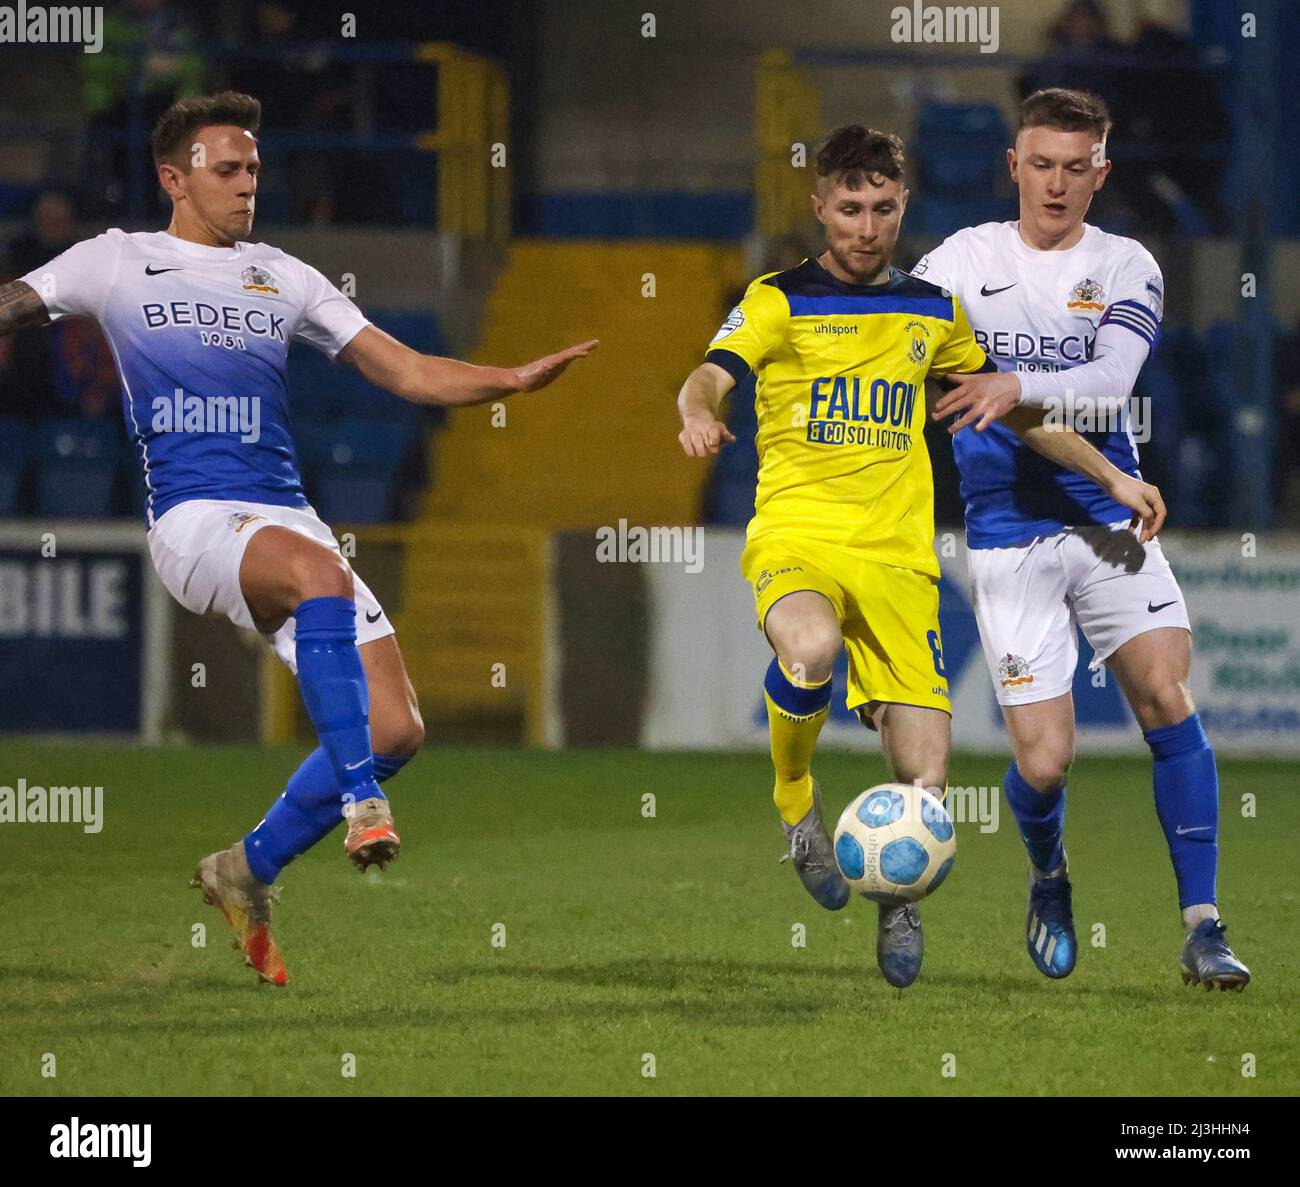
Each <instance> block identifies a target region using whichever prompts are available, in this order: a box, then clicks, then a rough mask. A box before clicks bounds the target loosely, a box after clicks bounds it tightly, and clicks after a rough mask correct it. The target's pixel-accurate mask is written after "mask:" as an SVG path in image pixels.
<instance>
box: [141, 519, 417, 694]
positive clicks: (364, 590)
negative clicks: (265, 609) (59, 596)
mask: <svg viewBox="0 0 1300 1187" xmlns="http://www.w3.org/2000/svg"><path fill="white" fill-rule="evenodd" d="M272 525H275V526H277V527H282V528H289V529H291V530H292V531H295V532H301V533H302V534H303V535H304V536H307V537H308V538H309V539H312V540H316V541H318V542H319V543H321V544H323V545H325V547H326V548H332V549H333V550H334V551H335V552H339V551H340V549H339V542H338V541H337V540H336V539H334V533H333V532H331V531H330V530H329V528H328V527H326V526H325V524H323V523H322V522H321V520H320V517H319V516H318V515H317V514H316V512H315V511H313V510H312V509H311V508H310V507H277V506H274V505H273V504H270V503H245V502H243V501H240V500H227V499H191V500H189V501H187V502H184V503H178V504H177V505H176V506H175V507H173V508H172V509H171V510H170V511H168V512H167V513H166V514H165V515H164V516H163V517H162V518H161V519H159V520H156V521H155V523H154V525H153V527H151V528H150V529H149V555H150V556H151V557H152V558H153V567H154V568H155V569H156V570H157V571H158V576H159V577H160V578H162V583H163V585H165V586H166V587H167V591H168V593H170V594H171V595H172V597H174V598H175V599H176V600H177V601H178V602H180V604H181V605H182V606H184V607H185V609H186V610H192V611H194V613H195V614H210V615H213V616H215V617H218V618H222V617H224V618H228V619H230V621H231V622H233V623H234V624H235V625H236V626H242V627H244V628H246V629H247V630H250V631H251V630H256V629H257V628H256V627H255V626H254V625H253V615H252V613H251V612H250V611H249V609H248V603H247V602H245V601H244V594H243V591H242V590H241V589H240V587H239V566H240V564H241V563H242V562H243V559H244V549H245V548H247V547H248V542H249V540H251V539H252V538H253V537H254V536H255V535H257V533H258V532H259V531H261V529H262V528H265V527H271V526H272ZM353 582H354V590H355V597H356V603H357V643H358V645H360V644H362V643H369V642H371V641H373V640H375V639H382V638H383V637H384V636H385V635H391V634H393V626H392V623H390V622H389V621H388V616H387V615H386V614H385V613H384V609H383V607H382V606H380V604H379V602H378V601H377V600H376V598H375V595H374V594H373V593H371V592H370V588H369V586H367V585H366V583H365V582H364V581H362V580H361V578H360V577H357V576H355V574H354V575H353ZM295 627H296V624H295V622H294V620H293V619H292V618H290V619H288V620H286V622H285V623H284V625H283V626H282V627H280V629H279V630H278V631H276V632H274V634H270V635H267V639H268V640H269V641H270V644H271V647H272V648H273V649H274V650H275V654H276V655H278V656H279V657H280V659H281V660H283V661H284V663H286V664H287V665H288V666H289V670H290V671H291V672H294V673H296V672H297V671H298V663H297V660H296V659H295V656H294V630H295Z"/></svg>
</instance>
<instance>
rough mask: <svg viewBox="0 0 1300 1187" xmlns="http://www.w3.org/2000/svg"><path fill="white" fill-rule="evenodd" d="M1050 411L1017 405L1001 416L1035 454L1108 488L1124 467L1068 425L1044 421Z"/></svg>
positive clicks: (1005, 423) (1003, 422) (1004, 422)
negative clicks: (1108, 459) (1104, 454)
mask: <svg viewBox="0 0 1300 1187" xmlns="http://www.w3.org/2000/svg"><path fill="white" fill-rule="evenodd" d="M1045 417H1046V413H1045V412H1044V410H1043V409H1041V408H1029V407H1023V408H1013V409H1012V410H1011V411H1010V412H1008V413H1006V414H1005V415H1004V416H1002V417H1001V418H1000V422H1001V423H1002V424H1004V425H1006V427H1007V428H1009V429H1010V430H1011V431H1012V432H1013V433H1015V435H1016V436H1017V437H1019V438H1020V439H1021V440H1022V441H1023V442H1024V443H1025V444H1026V445H1028V446H1029V448H1030V449H1032V450H1033V451H1034V452H1035V453H1041V454H1042V455H1043V457H1045V458H1048V459H1050V460H1051V461H1054V462H1055V463H1056V464H1057V465H1058V466H1064V467H1065V468H1066V469H1067V470H1073V471H1074V473H1076V474H1082V475H1083V476H1084V477H1085V478H1091V479H1092V480H1093V482H1095V483H1097V485H1098V486H1101V487H1106V486H1107V484H1108V483H1110V482H1113V481H1114V477H1115V475H1116V474H1119V475H1122V474H1123V473H1124V471H1123V470H1120V469H1119V468H1117V467H1116V466H1113V465H1112V464H1111V463H1110V462H1108V461H1107V460H1106V459H1105V458H1104V457H1103V456H1102V455H1101V453H1100V452H1099V451H1098V450H1097V449H1096V447H1095V446H1094V445H1093V444H1092V443H1091V442H1090V441H1088V440H1087V439H1086V438H1084V437H1081V436H1080V435H1079V434H1078V433H1076V432H1075V431H1074V430H1073V429H1072V428H1070V427H1069V426H1067V425H1063V424H1061V423H1059V421H1058V422H1057V423H1054V424H1051V425H1048V424H1045V423H1044V420H1045Z"/></svg>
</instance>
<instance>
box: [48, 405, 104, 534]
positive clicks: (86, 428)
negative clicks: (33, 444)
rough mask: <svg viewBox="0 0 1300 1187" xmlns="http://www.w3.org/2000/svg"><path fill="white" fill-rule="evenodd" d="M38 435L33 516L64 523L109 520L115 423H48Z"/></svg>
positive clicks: (75, 420)
mask: <svg viewBox="0 0 1300 1187" xmlns="http://www.w3.org/2000/svg"><path fill="white" fill-rule="evenodd" d="M37 436H38V440H39V453H40V469H39V471H38V473H37V479H36V512H37V514H38V515H53V516H60V517H65V518H99V517H102V516H108V515H112V514H113V494H114V491H115V489H116V486H117V475H118V465H119V463H120V461H121V456H122V444H121V439H120V438H119V436H118V430H117V425H116V423H114V422H113V421H109V420H91V419H88V418H83V419H74V420H46V421H42V422H41V425H40V427H39V428H38V430H37Z"/></svg>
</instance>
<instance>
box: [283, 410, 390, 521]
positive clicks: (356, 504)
mask: <svg viewBox="0 0 1300 1187" xmlns="http://www.w3.org/2000/svg"><path fill="white" fill-rule="evenodd" d="M415 440H416V438H414V437H413V436H412V435H411V434H410V432H408V428H407V426H406V425H405V424H404V423H402V422H400V421H387V420H353V419H347V420H340V421H336V422H333V423H330V424H312V425H303V426H302V427H301V429H300V430H299V431H298V441H299V446H300V449H301V457H302V462H303V469H304V470H305V471H306V473H307V475H308V483H309V485H310V488H311V492H312V502H313V504H314V505H315V507H316V510H317V511H318V512H319V514H320V515H321V517H322V518H323V519H324V520H325V521H326V522H327V523H329V522H333V521H335V520H338V521H340V522H343V523H383V522H385V521H387V520H390V519H392V518H393V516H394V512H395V504H396V496H397V485H398V483H397V479H398V473H399V468H400V466H401V464H402V462H403V460H404V459H405V457H406V454H407V451H408V450H409V449H410V448H411V447H412V445H413V443H414V441H415Z"/></svg>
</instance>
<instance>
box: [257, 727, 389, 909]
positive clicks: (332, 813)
mask: <svg viewBox="0 0 1300 1187" xmlns="http://www.w3.org/2000/svg"><path fill="white" fill-rule="evenodd" d="M407 761H408V760H407V759H406V758H405V757H403V756H400V755H394V754H376V755H375V777H376V779H378V780H380V781H383V780H385V779H390V778H392V776H394V775H396V774H397V772H398V771H400V770H401V769H402V767H403V766H404V765H405V764H406V762H407ZM380 795H381V796H382V795H383V793H382V792H380ZM342 819H343V790H342V788H340V787H339V785H338V780H337V779H335V778H334V768H333V766H332V765H331V764H330V760H329V756H328V755H327V754H326V753H325V751H324V750H323V749H321V748H320V747H317V748H316V749H315V750H313V751H312V752H311V753H310V754H309V755H308V756H307V757H306V758H305V759H304V760H303V763H302V766H300V767H299V768H298V769H297V770H296V771H294V773H293V775H292V777H291V778H290V779H289V785H288V787H286V788H285V790H284V792H283V793H282V794H281V796H280V798H279V799H278V800H276V801H275V803H273V804H272V805H271V808H270V810H269V811H268V812H267V814H266V817H265V818H264V819H263V820H262V822H261V823H260V824H259V825H258V826H257V827H256V828H255V829H253V831H252V832H251V833H249V834H248V836H246V837H245V838H244V851H245V852H246V853H247V855H248V868H249V869H251V870H252V871H253V875H254V876H255V877H256V878H258V879H259V880H260V881H262V882H265V883H267V884H268V885H269V884H270V883H272V882H274V881H275V880H276V878H278V877H279V876H280V871H281V870H282V869H284V867H285V866H287V865H288V864H289V863H290V862H291V861H293V859H294V858H295V857H297V856H298V855H299V854H300V853H306V852H307V850H308V849H310V848H311V847H312V846H313V845H315V844H316V842H317V841H319V840H321V839H322V838H323V837H326V836H328V835H329V834H330V833H331V832H332V831H333V830H334V828H335V827H336V826H337V825H338V823H339V821H340V820H342Z"/></svg>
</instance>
